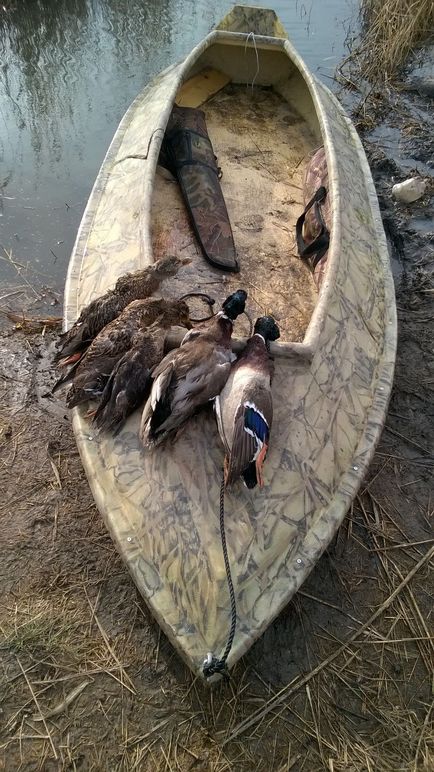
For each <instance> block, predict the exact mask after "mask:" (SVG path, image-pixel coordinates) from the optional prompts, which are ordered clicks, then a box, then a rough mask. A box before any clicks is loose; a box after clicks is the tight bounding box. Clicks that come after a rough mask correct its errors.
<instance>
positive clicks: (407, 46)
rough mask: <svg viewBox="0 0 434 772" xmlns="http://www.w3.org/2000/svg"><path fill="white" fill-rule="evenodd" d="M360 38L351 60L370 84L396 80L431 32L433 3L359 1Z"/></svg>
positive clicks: (419, 0)
mask: <svg viewBox="0 0 434 772" xmlns="http://www.w3.org/2000/svg"><path fill="white" fill-rule="evenodd" d="M361 18H362V38H361V43H360V45H359V47H358V48H356V49H355V50H354V51H353V53H352V56H353V57H355V58H356V59H359V61H360V69H361V74H362V76H363V77H365V78H366V79H367V80H368V81H370V82H376V81H384V80H388V79H391V78H393V77H395V76H396V75H397V74H398V72H399V70H400V69H401V68H402V67H403V66H404V65H405V64H406V62H407V60H408V59H409V57H410V56H411V55H412V54H414V53H415V51H416V50H417V48H418V47H419V46H420V45H421V44H423V43H424V42H425V41H426V40H427V39H428V38H429V37H430V36H432V35H433V32H434V4H433V2H432V0H362V6H361Z"/></svg>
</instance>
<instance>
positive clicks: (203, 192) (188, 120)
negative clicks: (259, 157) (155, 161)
mask: <svg viewBox="0 0 434 772" xmlns="http://www.w3.org/2000/svg"><path fill="white" fill-rule="evenodd" d="M160 163H161V164H162V165H163V166H165V167H166V168H167V169H169V171H170V172H171V173H172V174H173V175H174V177H176V178H177V180H178V183H179V185H180V188H181V191H182V195H183V198H184V201H185V203H186V206H187V209H188V212H189V215H190V219H191V223H192V226H193V230H194V232H195V234H196V237H197V239H198V241H199V244H200V246H201V249H202V252H203V254H204V256H205V257H206V259H207V260H209V262H210V263H212V264H213V265H216V266H218V267H219V268H224V269H225V270H226V271H238V270H239V266H238V261H237V254H236V251H235V244H234V238H233V235H232V229H231V225H230V222H229V216H228V212H227V209H226V204H225V200H224V198H223V193H222V190H221V187H220V179H219V178H220V175H221V172H220V169H219V168H218V166H217V162H216V157H215V155H214V151H213V148H212V145H211V142H210V139H209V137H208V132H207V128H206V122H205V115H204V113H203V111H202V110H197V109H195V108H193V107H178V106H177V105H174V107H173V110H172V113H171V115H170V118H169V121H168V124H167V128H166V133H165V135H164V140H163V144H162V148H161V154H160Z"/></svg>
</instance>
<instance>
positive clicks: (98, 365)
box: [64, 298, 191, 408]
mask: <svg viewBox="0 0 434 772" xmlns="http://www.w3.org/2000/svg"><path fill="white" fill-rule="evenodd" d="M157 318H158V319H159V323H160V326H161V327H166V329H167V327H170V326H172V325H177V324H181V325H185V326H188V327H190V326H191V324H190V321H189V314H188V306H187V304H186V303H185V302H184V301H183V300H163V299H162V298H145V299H144V300H134V301H133V302H132V303H130V304H129V305H128V306H127V307H126V308H125V310H124V311H122V313H121V314H120V315H119V316H118V317H117V319H114V320H113V321H112V322H110V324H107V325H106V326H105V327H104V329H103V330H101V332H100V333H99V335H97V337H96V338H95V340H94V341H93V342H92V343H91V345H90V346H89V348H88V349H87V351H86V352H85V354H84V356H83V357H82V359H81V360H80V361H79V363H78V366H77V369H76V371H75V373H74V380H73V383H72V386H71V388H70V390H69V392H68V394H67V397H66V404H67V405H68V407H70V408H72V407H75V406H76V405H79V404H80V403H81V402H87V400H89V399H99V397H101V395H102V393H103V391H104V388H105V386H106V383H107V381H108V380H109V378H110V375H111V373H112V370H113V368H114V367H115V366H116V364H117V363H118V362H119V360H120V359H121V357H122V356H123V355H124V354H125V353H126V352H127V351H129V350H130V349H131V348H132V347H133V346H134V345H135V343H136V340H137V337H139V338H140V336H141V334H142V333H143V331H144V330H145V329H146V328H147V327H149V326H150V325H151V324H152V323H153V322H155V320H156V319H157ZM69 375H70V374H69V373H68V375H67V376H65V379H64V380H66V379H68V378H69Z"/></svg>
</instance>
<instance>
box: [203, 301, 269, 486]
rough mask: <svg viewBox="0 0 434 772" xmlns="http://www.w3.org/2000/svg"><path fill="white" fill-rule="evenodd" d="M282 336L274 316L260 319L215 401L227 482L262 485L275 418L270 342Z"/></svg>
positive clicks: (227, 483)
mask: <svg viewBox="0 0 434 772" xmlns="http://www.w3.org/2000/svg"><path fill="white" fill-rule="evenodd" d="M279 337H280V331H279V328H278V326H277V324H276V322H275V321H274V319H273V317H272V316H261V317H260V318H259V319H257V321H256V323H255V327H254V334H253V335H252V337H251V338H250V339H249V341H248V342H247V345H246V348H245V349H244V351H243V352H242V354H241V355H240V357H239V359H238V360H237V361H236V362H235V363H234V364H233V365H232V368H231V372H230V374H229V378H228V380H227V381H226V384H225V386H224V387H223V389H222V391H221V393H220V395H219V396H218V397H217V398H216V401H215V411H216V417H217V424H218V429H219V433H220V437H221V439H222V442H223V445H224V446H225V450H226V457H225V473H224V474H225V485H226V486H227V485H230V484H231V483H233V482H235V480H237V479H238V477H242V478H243V480H244V482H245V484H246V485H247V487H248V488H254V487H255V485H256V484H259V486H260V487H262V486H263V484H264V481H263V477H262V466H263V463H264V460H265V456H266V455H267V450H268V444H269V439H270V429H271V422H272V419H273V403H272V398H271V380H272V376H273V369H274V368H273V361H272V359H271V357H270V354H269V351H268V345H269V341H272V340H277V338H279Z"/></svg>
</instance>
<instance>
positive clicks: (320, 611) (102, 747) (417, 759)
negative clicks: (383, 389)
mask: <svg viewBox="0 0 434 772" xmlns="http://www.w3.org/2000/svg"><path fill="white" fill-rule="evenodd" d="M411 77H412V76H411V74H410V75H409V78H411ZM340 96H341V98H342V100H343V101H344V102H345V101H346V100H347V106H348V105H350V107H351V109H352V110H353V111H355V112H354V113H353V114H354V120H355V123H356V126H357V127H358V129H359V131H360V133H361V136H362V139H363V142H364V146H365V149H366V152H367V156H368V160H369V162H370V165H371V169H372V172H373V176H374V181H375V183H376V187H377V192H378V195H379V200H380V206H381V211H382V216H383V221H384V224H385V229H386V234H387V237H388V241H389V245H390V249H391V260H392V265H393V270H394V276H395V284H396V295H397V306H398V317H399V342H398V356H397V363H396V374H395V383H394V388H393V393H392V398H391V403H390V409H389V413H388V417H387V422H386V426H385V429H384V432H383V435H382V438H381V441H380V444H379V446H378V449H377V452H376V454H375V457H374V460H373V462H372V464H371V467H370V470H369V473H368V475H367V478H366V480H365V482H364V483H363V485H362V488H361V491H360V494H359V496H358V497H357V499H356V500H355V502H354V503H353V506H352V508H351V510H350V512H349V513H348V516H347V518H346V520H345V521H344V523H343V525H342V527H341V528H340V530H339V532H338V535H337V537H336V539H335V541H334V543H333V544H332V545H331V546H330V548H329V549H328V550H327V552H326V554H324V556H323V557H322V558H321V560H320V561H319V563H318V564H317V566H316V568H315V570H314V571H313V572H312V574H311V576H310V577H309V579H308V580H307V581H306V582H305V584H304V585H303V587H302V589H301V591H300V592H299V593H298V594H297V595H296V597H295V598H294V599H293V601H292V602H291V603H290V604H289V605H288V607H287V608H286V609H285V611H284V612H283V613H282V614H281V615H280V616H279V617H278V619H277V620H276V621H275V623H274V624H273V625H271V627H270V628H269V629H268V630H267V631H266V633H265V634H264V635H263V636H262V638H261V639H260V640H259V641H258V642H257V643H256V644H255V646H254V647H253V648H252V649H251V650H250V651H249V652H248V654H247V655H246V656H245V657H244V658H243V659H242V661H241V662H240V663H239V664H238V665H237V666H236V668H235V669H234V672H233V678H232V680H231V681H230V683H229V684H222V685H220V686H218V687H217V688H216V689H214V690H212V691H211V690H209V689H207V688H205V687H203V686H202V685H201V684H199V683H198V682H197V681H193V679H192V676H191V675H190V673H189V672H188V671H187V669H186V668H185V667H184V665H183V664H182V662H181V661H180V660H179V658H178V657H177V655H176V653H175V652H174V650H173V649H172V647H171V646H170V644H169V643H168V642H167V640H166V639H165V637H164V635H163V633H161V631H160V630H159V628H158V626H157V624H156V623H155V622H154V620H153V619H152V617H151V615H150V614H149V612H148V610H147V608H146V606H145V605H144V603H143V601H142V600H141V599H140V598H139V596H138V594H137V592H136V590H135V588H134V586H133V584H132V582H131V580H130V578H129V576H128V574H127V571H126V569H125V567H124V566H123V564H122V563H121V562H120V560H119V558H118V557H117V554H116V552H115V549H114V547H113V544H112V542H111V540H110V538H109V536H108V534H107V533H106V531H105V528H104V525H103V523H102V520H101V518H100V517H99V515H98V512H97V511H96V508H95V506H94V503H93V500H92V496H91V494H90V492H89V489H88V486H87V482H86V479H85V477H84V473H83V471H82V468H81V465H80V460H79V458H78V453H77V450H76V447H75V443H74V440H73V437H72V432H71V429H70V424H69V418H68V416H67V414H66V411H65V410H64V408H63V406H62V404H61V403H58V402H54V401H53V402H52V401H47V400H46V399H44V398H43V396H42V395H43V394H44V392H45V391H46V388H47V383H49V382H50V378H52V377H53V376H52V375H50V365H49V358H50V352H51V350H52V346H53V333H51V332H45V334H44V335H43V336H42V335H41V334H31V335H28V334H26V332H25V331H22V330H21V331H19V330H14V329H13V328H12V326H11V324H10V323H9V322H8V321H7V320H6V319H5V318H4V317H2V318H1V319H0V329H1V337H0V348H1V354H2V357H1V366H0V391H1V409H0V460H1V466H0V485H1V488H2V491H3V496H2V502H1V503H0V511H1V516H2V517H1V526H2V528H1V535H0V548H1V553H2V561H1V564H0V596H1V598H2V603H1V607H0V629H1V631H2V638H3V640H2V642H0V659H1V670H0V694H1V696H0V768H2V767H1V765H2V764H3V768H4V769H5V770H12V769H13V770H29V772H30V770H36V769H40V770H44V771H45V770H47V771H50V772H51V770H59V769H61V770H106V769H110V770H133V769H139V770H152V771H154V770H166V769H167V770H172V769H173V770H175V769H181V770H190V769H191V770H209V771H210V772H211V770H212V771H213V772H223V771H224V770H231V769H237V770H252V769H255V770H266V769H268V770H269V769H273V770H274V769H276V770H282V771H283V770H303V769H304V770H306V771H307V772H310V771H311V770H322V769H327V770H332V772H333V771H334V772H338V771H339V772H340V771H341V770H342V772H343V771H344V770H345V771H348V770H362V769H363V770H365V769H375V770H376V772H383V770H384V772H387V771H391V770H397V769H399V770H403V771H407V770H408V772H410V770H417V769H421V770H422V769H431V768H433V767H434V744H433V731H432V715H431V713H430V710H431V709H430V707H429V706H430V705H431V706H432V672H433V670H434V646H433V642H432V637H430V636H431V635H432V621H433V620H432V607H433V602H432V594H433V589H434V583H433V574H432V570H431V571H430V563H429V560H428V557H429V554H430V550H431V549H432V547H433V522H432V521H433V503H432V476H433V466H434V447H433V441H434V410H433V404H434V394H433V392H434V376H433V368H432V341H433V339H434V314H433V254H434V219H433V186H432V168H433V158H434V145H433V143H434V140H433V137H434V132H433V128H434V127H433V119H432V117H431V116H430V111H431V113H432V100H431V99H430V98H429V97H428V96H426V95H424V94H420V93H419V92H413V91H407V90H404V89H395V90H393V89H389V93H388V94H387V100H386V101H384V99H380V98H378V99H373V100H371V101H370V102H369V101H365V102H364V103H363V101H362V102H361V103H360V106H359V108H357V106H356V102H357V100H356V102H355V100H354V96H353V97H351V99H350V96H351V95H350V96H349V95H348V94H347V95H345V94H344V93H342V94H341V95H340ZM413 172H416V173H419V174H422V175H424V176H427V177H428V176H430V179H431V181H430V186H429V188H428V192H427V193H426V195H425V197H424V198H423V199H422V200H421V201H419V202H416V203H415V204H412V205H409V206H405V205H402V204H398V203H396V202H394V201H393V199H392V197H391V186H392V184H393V183H394V182H398V181H401V180H403V179H405V178H406V177H408V176H410V174H411V173H413ZM8 291H11V292H12V291H13V288H12V287H11V288H10V290H5V291H4V292H2V295H4V294H7V292H8ZM53 297H54V296H53V295H51V294H50V293H48V292H47V293H46V297H45V298H35V297H34V295H32V291H31V289H30V288H29V287H26V289H25V290H24V291H23V294H20V295H16V296H11V297H10V298H8V299H7V300H4V301H2V305H3V304H4V303H6V302H7V304H8V305H9V306H10V307H12V308H15V309H16V310H17V309H19V310H22V309H23V308H25V309H26V310H27V311H28V313H29V314H30V315H37V314H38V313H42V312H44V313H47V310H48V312H49V313H51V314H52V313H57V309H58V308H59V306H56V307H53V306H51V303H52V302H53ZM55 300H57V298H55V297H54V301H55ZM416 566H419V567H418V568H417V570H416V571H415V573H414V576H413V577H412V578H411V580H408V581H407V577H408V576H409V574H410V573H411V572H412V571H413V570H414V569H415V567H416ZM431 568H432V561H431ZM395 591H397V592H396V597H395V599H394V600H393V601H392V602H391V603H389V598H390V596H391V594H393V593H394V592H395ZM382 606H384V611H383V612H382V613H379V614H378V616H377V617H376V619H375V621H374V622H373V623H372V624H370V625H368V626H367V628H366V629H363V632H361V634H360V635H359V636H358V637H357V638H356V639H355V641H354V642H350V643H348V645H347V646H346V647H345V646H343V643H344V642H345V641H348V640H349V639H350V638H351V636H353V635H354V633H355V631H356V630H357V629H358V628H361V627H362V626H363V624H364V623H365V622H366V620H368V619H369V618H370V616H371V615H372V613H373V612H374V611H376V610H378V609H381V607H382ZM430 631H431V632H430ZM337 652H338V653H337ZM339 652H340V653H339ZM318 666H320V667H319V670H318V671H317V670H316V669H317V668H318ZM312 673H313V675H312ZM300 674H301V675H304V676H305V677H306V678H307V680H305V682H304V683H303V684H302V686H299V687H297V683H298V682H297V681H295V686H294V687H289V688H287V691H286V692H285V694H284V695H283V697H284V699H283V701H282V702H281V704H280V705H279V707H278V708H274V709H273V710H269V706H268V707H267V703H268V702H269V701H270V700H271V699H272V697H273V695H274V694H276V693H277V692H278V691H279V690H280V689H281V688H282V687H287V686H288V685H290V684H291V682H292V681H293V679H297V678H299V677H300ZM80 687H81V691H80ZM36 701H37V704H38V706H39V707H40V709H41V712H42V714H43V715H44V716H45V717H46V718H45V722H41V721H40V720H39V719H40V715H39V712H38V710H39V709H38V707H37V705H36V704H35V702H36ZM261 709H263V710H264V713H263V715H261V714H258V710H261ZM248 719H252V720H253V723H252V725H251V726H249V727H245V726H244V724H243V722H244V721H246V720H248ZM242 730H243V731H242Z"/></svg>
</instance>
